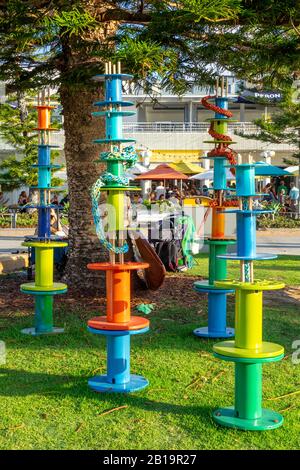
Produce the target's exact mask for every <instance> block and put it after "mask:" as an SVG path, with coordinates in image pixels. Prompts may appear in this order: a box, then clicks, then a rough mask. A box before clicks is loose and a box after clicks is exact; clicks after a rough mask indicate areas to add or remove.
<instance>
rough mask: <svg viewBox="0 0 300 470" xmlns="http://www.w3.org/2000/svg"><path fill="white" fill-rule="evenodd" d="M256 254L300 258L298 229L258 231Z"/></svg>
mask: <svg viewBox="0 0 300 470" xmlns="http://www.w3.org/2000/svg"><path fill="white" fill-rule="evenodd" d="M257 252H258V253H275V254H277V255H299V256H300V229H298V230H297V229H296V230H294V229H281V230H277V229H273V230H272V229H271V230H266V231H263V230H262V231H260V230H259V231H258V232H257Z"/></svg>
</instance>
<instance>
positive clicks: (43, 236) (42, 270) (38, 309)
mask: <svg viewBox="0 0 300 470" xmlns="http://www.w3.org/2000/svg"><path fill="white" fill-rule="evenodd" d="M36 108H37V111H38V126H37V128H36V129H35V130H37V131H38V132H39V143H38V163H37V165H33V167H35V168H37V169H38V185H37V186H33V187H32V189H34V190H37V191H38V193H39V199H38V203H37V204H36V205H30V206H28V207H30V208H35V209H37V210H38V228H37V236H34V237H27V239H26V241H25V242H23V243H22V245H24V246H27V247H32V248H33V249H34V250H35V280H34V282H30V283H26V284H22V285H21V292H22V293H24V294H31V295H34V297H35V317H34V327H32V328H25V329H23V330H22V333H25V334H30V335H45V334H54V333H63V331H64V329H63V328H56V327H54V326H53V296H54V295H57V294H64V293H65V292H66V291H67V285H66V284H63V283H61V282H53V271H54V249H55V248H61V247H65V246H67V243H66V242H63V241H59V239H58V238H57V237H55V236H52V235H51V226H50V213H51V209H57V206H56V205H52V204H51V190H53V189H57V188H54V187H52V186H51V170H52V169H54V168H60V165H52V164H51V148H53V147H56V146H54V145H51V144H50V132H51V131H53V130H55V129H54V128H52V127H51V110H52V109H54V106H51V105H50V92H49V90H48V92H47V93H46V92H45V91H43V92H42V93H40V94H39V96H38V105H37V106H36Z"/></svg>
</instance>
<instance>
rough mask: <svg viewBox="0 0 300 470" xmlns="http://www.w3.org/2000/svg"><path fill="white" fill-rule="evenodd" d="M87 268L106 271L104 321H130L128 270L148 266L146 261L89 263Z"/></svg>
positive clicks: (116, 322) (126, 322) (125, 322)
mask: <svg viewBox="0 0 300 470" xmlns="http://www.w3.org/2000/svg"><path fill="white" fill-rule="evenodd" d="M87 267H88V269H91V270H96V271H106V299H107V304H106V321H107V322H108V323H111V324H112V323H115V324H118V323H123V324H128V323H129V322H130V299H131V295H130V271H132V270H137V269H145V268H148V267H149V265H148V263H123V264H121V263H115V264H112V263H91V264H88V266H87Z"/></svg>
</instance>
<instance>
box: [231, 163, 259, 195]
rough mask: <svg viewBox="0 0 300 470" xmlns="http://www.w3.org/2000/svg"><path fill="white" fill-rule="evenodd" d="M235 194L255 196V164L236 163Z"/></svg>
mask: <svg viewBox="0 0 300 470" xmlns="http://www.w3.org/2000/svg"><path fill="white" fill-rule="evenodd" d="M235 170H236V195H237V196H238V197H250V196H255V194H256V193H255V166H254V165H251V164H248V163H246V164H243V165H237V166H236V167H235Z"/></svg>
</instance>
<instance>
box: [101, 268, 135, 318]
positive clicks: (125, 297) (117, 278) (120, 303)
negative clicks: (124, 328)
mask: <svg viewBox="0 0 300 470" xmlns="http://www.w3.org/2000/svg"><path fill="white" fill-rule="evenodd" d="M106 299H107V304H106V316H107V321H108V322H113V323H125V322H128V321H129V320H130V271H107V272H106Z"/></svg>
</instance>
